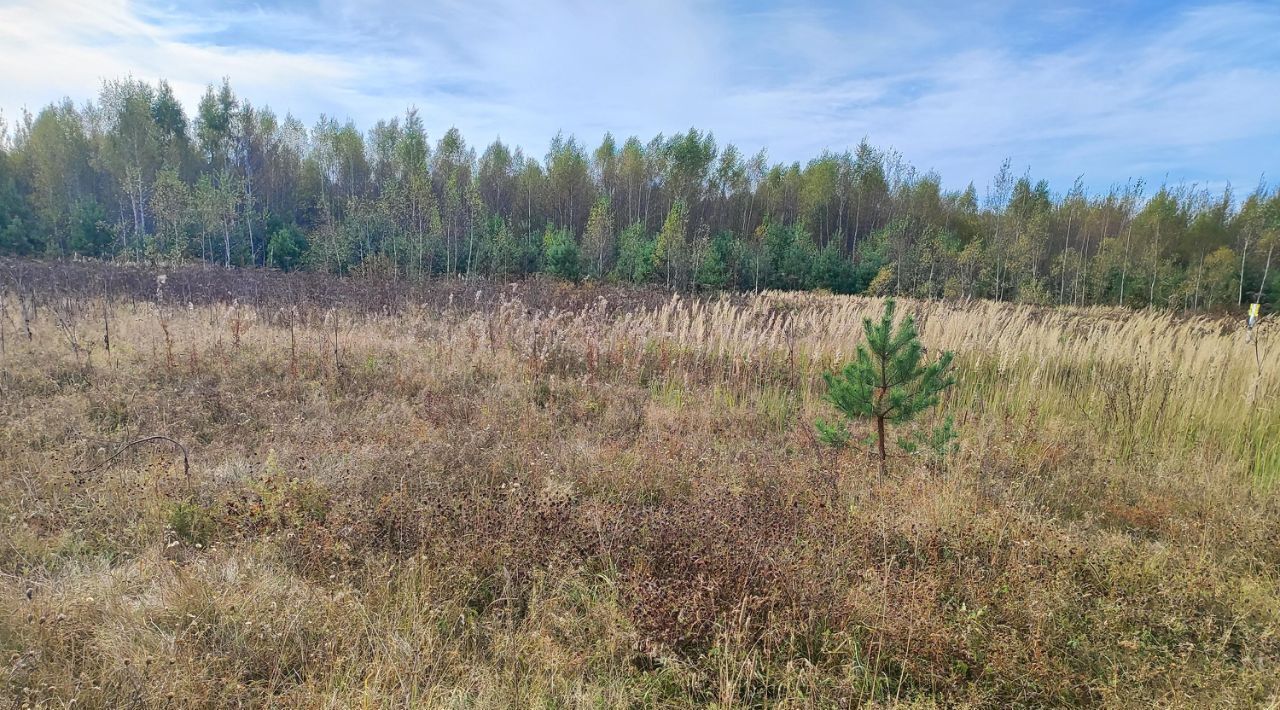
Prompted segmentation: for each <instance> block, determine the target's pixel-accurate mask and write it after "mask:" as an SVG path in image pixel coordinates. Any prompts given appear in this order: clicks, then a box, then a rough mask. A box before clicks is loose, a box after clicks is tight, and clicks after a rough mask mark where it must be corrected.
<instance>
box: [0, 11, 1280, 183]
mask: <svg viewBox="0 0 1280 710" xmlns="http://www.w3.org/2000/svg"><path fill="white" fill-rule="evenodd" d="M965 5H966V3H962V2H947V1H944V0H932V1H925V0H914V1H913V0H902V1H900V2H883V1H877V2H863V1H861V0H858V1H854V2H840V1H839V0H808V1H801V2H788V3H780V2H767V1H765V0H688V1H684V2H680V1H676V0H607V1H597V2H588V1H587V0H438V1H436V2H410V1H408V0H399V1H394V0H319V1H318V2H302V1H300V0H280V1H278V2H268V1H265V0H264V1H260V2H248V1H245V0H232V1H230V2H210V1H209V0H191V1H189V2H162V1H157V0H144V1H141V2H135V1H128V0H94V1H89V2H73V1H71V0H0V111H3V115H4V117H5V119H6V120H8V121H9V122H10V124H12V123H13V122H14V121H15V120H16V118H17V116H18V114H19V112H20V111H21V110H22V109H23V108H26V109H29V110H31V111H38V110H39V109H40V108H41V107H42V106H44V105H47V104H48V103H50V102H52V101H56V100H59V99H61V98H62V97H64V96H67V97H71V98H72V99H73V100H75V101H76V103H81V102H83V101H85V100H87V99H91V98H93V97H94V96H95V95H96V94H97V91H98V89H99V87H100V86H101V83H102V81H103V80H104V79H115V78H121V77H124V76H128V75H132V76H134V77H135V78H139V79H145V80H148V81H154V80H158V79H161V78H164V79H167V80H169V82H170V83H171V84H172V85H173V87H174V89H175V91H176V93H177V94H178V96H179V98H181V99H182V100H183V101H184V102H185V104H186V105H187V108H188V115H190V114H191V112H192V111H193V109H194V107H195V104H196V102H197V101H198V99H199V96H200V95H201V94H202V93H203V91H204V88H205V86H206V85H208V84H209V83H210V82H219V81H220V80H221V79H222V78H223V77H227V78H229V79H230V81H231V84H232V87H233V88H234V89H235V90H236V92H237V93H238V94H239V95H240V96H242V97H245V98H247V99H249V100H250V101H252V102H253V103H254V104H255V105H258V106H262V105H269V106H271V107H272V108H273V109H274V110H275V111H276V112H277V113H280V114H283V113H285V112H291V113H293V114H294V115H295V116H297V117H298V118H300V119H302V120H303V121H304V122H306V123H308V124H311V123H313V122H314V121H315V120H316V119H317V118H318V117H319V116H320V115H321V114H322V113H323V114H327V115H330V116H336V117H338V118H339V119H345V118H350V119H353V120H354V121H355V122H356V123H357V125H359V126H360V127H361V128H363V129H367V128H369V127H370V126H372V125H373V123H374V122H375V121H376V120H378V119H379V118H390V117H393V116H396V115H401V114H403V113H404V111H405V110H406V109H407V108H408V107H410V106H416V107H417V108H418V110H419V113H420V115H421V116H422V117H423V119H424V121H425V123H426V125H427V128H428V131H429V133H431V134H432V136H433V137H434V138H438V137H439V136H440V135H441V134H443V133H444V131H445V130H447V129H448V128H449V127H451V126H456V127H458V128H459V129H460V130H461V131H462V133H463V135H464V137H466V139H467V140H468V141H469V142H470V143H471V144H472V145H474V146H477V147H479V148H481V149H482V148H483V147H484V145H487V144H488V143H489V142H490V141H492V140H493V139H495V138H501V139H502V140H503V141H504V142H506V143H508V144H514V145H519V146H522V147H524V148H525V151H526V152H527V153H528V154H530V155H533V156H541V155H542V154H543V153H545V151H546V148H547V145H548V143H549V141H550V139H551V137H552V136H554V135H555V134H556V133H557V132H559V131H563V132H564V133H565V134H566V135H570V134H572V135H576V136H577V137H578V139H579V140H580V141H581V142H582V143H584V144H586V145H588V146H591V147H594V146H595V145H596V144H598V142H599V140H600V138H601V137H602V136H603V134H604V133H605V132H606V131H610V132H612V133H613V134H614V136H616V137H619V138H620V139H621V138H625V137H626V136H629V135H638V136H640V137H641V138H642V139H643V140H645V141H647V140H648V139H649V138H651V137H653V136H654V135H656V134H657V133H659V132H663V133H666V134H668V135H669V134H671V133H673V132H678V131H683V130H686V129H688V128H689V127H691V126H696V127H698V128H699V129H700V130H705V131H711V132H712V133H714V135H715V137H716V140H717V142H718V143H719V144H720V145H724V144H726V143H734V144H736V145H737V146H739V148H740V149H742V150H743V151H744V152H746V153H754V152H755V151H756V150H757V149H759V148H765V149H766V150H767V151H768V155H769V158H770V160H771V161H779V162H790V161H794V160H799V161H807V160H809V159H811V158H813V157H815V156H817V155H818V154H820V153H821V152H822V151H824V150H832V151H843V150H845V149H848V148H852V147H854V146H856V145H857V144H858V142H859V141H861V140H862V139H863V138H864V137H865V138H866V139H868V140H869V141H870V142H871V143H872V144H873V145H876V146H879V147H882V148H892V149H894V150H896V151H898V152H900V153H901V154H902V156H903V157H904V159H905V160H906V161H907V162H908V163H910V164H912V165H914V166H915V167H916V168H917V169H919V170H921V171H927V170H934V171H936V172H938V173H939V174H940V175H941V177H942V181H943V184H944V185H945V186H947V187H949V188H953V189H959V188H963V187H964V186H965V185H966V184H968V183H969V182H973V183H974V184H975V185H978V186H979V187H981V186H983V185H986V184H988V183H989V182H990V181H991V179H992V176H993V175H994V174H995V173H996V171H997V170H998V168H999V166H1000V164H1001V162H1003V160H1004V159H1006V158H1008V159H1009V160H1010V161H1011V165H1012V167H1013V169H1014V171H1015V172H1017V173H1020V174H1021V173H1023V172H1025V171H1029V172H1030V174H1031V175H1032V176H1033V177H1036V178H1045V179H1048V180H1049V181H1050V184H1051V185H1052V187H1053V188H1054V190H1055V191H1065V190H1067V189H1069V188H1070V186H1071V184H1072V183H1073V182H1074V181H1075V180H1076V179H1077V178H1080V179H1081V180H1082V181H1083V183H1084V185H1085V186H1086V187H1088V188H1089V189H1090V190H1104V189H1106V188H1107V187H1108V186H1110V185H1112V184H1122V183H1124V182H1125V181H1126V180H1128V179H1138V178H1140V179H1143V180H1145V181H1146V182H1147V183H1148V184H1152V185H1158V184H1161V183H1166V182H1167V183H1169V184H1195V185H1199V186H1206V187H1210V188H1212V189H1219V188H1221V187H1223V186H1225V185H1226V184H1228V183H1230V184H1232V185H1233V186H1234V188H1235V189H1236V190H1237V191H1240V192H1247V191H1250V190H1252V189H1253V188H1254V187H1255V186H1256V185H1257V184H1258V183H1259V180H1260V179H1261V178H1262V177H1263V176H1264V175H1265V174H1267V173H1270V174H1271V175H1272V177H1273V180H1272V182H1276V181H1280V0H1267V1H1262V2H1258V1H1239V2H1180V1H1178V0H1166V1H1158V0H1111V1H1110V2H1096V3H1094V2H1090V3H1085V2H1071V1H1069V0H1063V1H1060V2H1022V1H1020V0H992V1H989V2H981V3H972V4H970V5H971V6H968V7H965Z"/></svg>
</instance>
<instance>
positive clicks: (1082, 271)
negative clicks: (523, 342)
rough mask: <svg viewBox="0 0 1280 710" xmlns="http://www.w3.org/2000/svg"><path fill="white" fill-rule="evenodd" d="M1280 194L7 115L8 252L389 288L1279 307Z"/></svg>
mask: <svg viewBox="0 0 1280 710" xmlns="http://www.w3.org/2000/svg"><path fill="white" fill-rule="evenodd" d="M1277 243H1280V190H1275V189H1271V188H1269V187H1267V186H1266V185H1265V183H1260V184H1259V186H1258V187H1257V188H1256V189H1254V190H1253V191H1252V192H1251V193H1250V194H1248V195H1246V196H1245V197H1244V198H1243V199H1239V198H1237V196H1236V195H1235V194H1234V193H1233V192H1232V190H1231V188H1229V187H1228V188H1226V189H1224V190H1222V191H1220V192H1212V191H1209V190H1207V189H1203V188H1198V187H1196V186H1188V185H1161V186H1159V187H1154V186H1148V185H1145V184H1143V183H1142V182H1134V181H1130V182H1128V183H1126V184H1124V185H1117V186H1115V187H1113V188H1111V189H1109V190H1107V191H1105V192H1098V193H1092V192H1090V191H1088V190H1086V189H1085V187H1084V186H1083V184H1082V183H1081V181H1079V180H1077V181H1076V183H1075V184H1074V185H1072V186H1071V188H1070V189H1069V190H1067V191H1066V192H1065V193H1055V192H1053V191H1051V189H1050V187H1049V185H1048V184H1047V182H1045V181H1043V180H1035V179H1033V178H1032V177H1031V176H1030V175H1029V174H1022V175H1017V174H1015V173H1014V171H1013V170H1012V169H1011V166H1010V164H1009V162H1008V161H1005V162H1004V164H1003V165H1001V166H1000V168H999V171H998V172H997V173H996V175H995V176H994V177H993V178H992V179H991V180H990V181H989V183H988V184H987V185H985V186H984V187H983V188H982V189H981V191H980V190H979V189H978V188H977V187H976V186H974V185H973V184H969V185H968V186H967V187H966V188H965V189H963V190H946V189H943V187H942V184H941V180H940V177H939V176H938V175H937V174H936V173H934V172H921V171H918V170H916V169H915V168H913V167H912V166H911V165H909V164H908V163H906V162H905V161H904V160H903V158H902V156H901V155H900V154H899V153H897V152H895V151H892V150H882V149H879V148H876V147H874V146H872V145H870V144H869V143H868V142H867V141H866V140H863V141H862V142H860V143H859V144H858V145H857V147H856V148H854V149H852V150H847V151H844V152H824V153H822V154H821V155H819V156H817V157H815V158H813V159H811V160H809V161H808V162H807V163H803V164H802V163H800V162H793V163H789V164H787V163H774V162H770V160H769V159H768V156H767V154H766V153H765V152H764V151H763V150H762V151H759V152H756V153H754V154H748V153H745V152H743V151H741V150H739V149H738V148H737V147H736V146H734V145H732V144H728V145H723V146H721V145H718V144H717V142H716V140H715V138H714V136H713V135H712V134H711V133H704V132H701V131H699V130H697V129H693V128H691V129H689V130H688V131H687V132H684V133H677V134H675V135H669V136H668V135H661V134H660V135H658V136H656V137H654V138H652V139H650V140H648V141H642V140H641V139H639V138H636V137H630V138H627V139H626V140H623V141H619V140H617V139H616V138H615V137H614V136H612V135H611V134H606V135H605V136H604V138H603V139H602V140H601V142H600V144H599V145H598V146H597V147H595V148H591V147H589V146H588V145H584V144H583V143H581V142H579V140H578V139H577V138H575V137H573V136H567V137H566V136H564V135H557V136H555V137H554V138H553V139H552V140H551V143H550V147H549V150H548V151H547V153H546V154H545V155H544V156H531V155H527V154H526V153H525V152H524V151H523V150H522V149H521V148H520V147H518V146H509V145H506V144H504V143H503V142H501V141H500V140H495V141H494V142H493V143H491V144H489V145H488V146H487V147H485V148H484V149H483V150H482V151H479V152H477V149H476V148H475V147H473V146H470V145H468V144H467V142H466V140H465V139H464V138H463V136H462V135H461V134H460V133H459V132H458V130H456V129H450V130H448V131H447V132H445V133H444V135H442V136H440V137H439V139H437V140H435V141H434V142H432V141H431V140H429V138H428V135H427V132H426V130H425V128H424V125H423V121H422V118H421V117H420V116H419V114H418V112H417V111H416V110H415V109H410V110H408V111H407V112H406V113H405V114H404V115H403V116H398V117H395V118H391V119H388V120H380V121H378V122H377V123H376V124H375V125H374V126H373V127H372V128H370V129H369V130H367V131H362V130H361V129H359V128H358V127H357V126H356V125H355V124H354V123H353V122H352V121H350V120H348V121H345V122H343V121H338V120H336V119H334V118H333V117H330V116H321V117H320V118H319V120H318V121H316V123H315V124H314V125H312V126H309V127H308V126H306V125H304V124H303V123H302V122H301V121H299V120H298V119H297V118H295V117H293V116H291V115H285V116H283V117H281V116H279V115H277V114H276V113H275V112H273V111H272V110H271V109H270V108H268V107H259V106H255V105H254V104H252V103H251V102H250V101H248V100H247V99H245V98H243V97H240V96H238V95H237V94H236V93H235V91H234V90H233V89H232V87H231V85H230V84H229V82H227V81H226V80H224V81H223V82H222V83H221V84H219V85H210V86H209V87H208V89H207V90H206V92H205V94H204V96H203V98H202V99H201V100H200V102H199V105H198V106H197V107H196V110H195V113H194V115H192V116H188V115H187V113H186V110H185V109H184V107H183V105H182V104H181V102H179V101H178V100H177V98H176V97H175V95H174V93H173V90H172V88H171V87H170V85H169V84H168V83H167V82H165V81H160V82H158V83H156V84H151V83H147V82H144V81H140V80H136V79H133V78H128V79H121V80H113V81H107V82H104V84H103V86H102V89H101V91H100V93H99V94H98V96H97V97H96V99H94V100H91V101H88V102H86V103H84V104H83V105H81V106H77V105H75V104H74V103H73V102H72V101H71V100H70V99H64V100H63V101H62V102H59V103H55V104H51V105H49V106H47V107H45V108H43V109H42V110H40V111H39V113H38V114H35V115H32V114H31V113H29V112H24V113H23V115H21V116H20V117H19V118H18V120H17V121H16V122H15V123H14V125H12V126H7V125H5V124H4V123H3V122H2V121H0V252H3V253H8V254H17V255H28V256H42V255H47V256H55V257H67V256H71V255H80V256H85V257H98V258H115V259H130V260H147V261H153V262H160V263H170V262H184V261H194V260H202V261H206V262H210V263H216V264H221V265H224V266H228V267H230V266H269V267H274V268H279V269H297V268H309V269H316V270H325V271H332V272H337V273H362V274H368V275H379V276H386V277H389V278H397V277H404V278H417V277H425V276H431V275H489V276H499V277H508V276H519V275H525V274H531V273H536V272H545V273H551V274H555V275H558V276H561V277H564V278H568V279H573V280H579V279H584V278H589V279H599V280H615V281H622V282H632V283H657V284H663V285H666V286H668V287H672V288H678V289H695V288H696V289H762V288H771V289H827V290H830V291H834V292H838V293H861V292H871V293H876V294H890V295H895V294H900V295H907V296H914V297H919V298H965V297H970V298H993V299H1000V300H1012V301H1020V302H1028V303H1037V304H1076V305H1089V304H1120V305H1125V306H1131V307H1146V306H1156V307H1167V308H1178V309H1217V310H1221V309H1228V308H1234V307H1238V306H1240V305H1242V304H1244V303H1245V302H1252V301H1254V300H1257V299H1261V300H1262V302H1263V303H1266V304H1275V303H1276V302H1277V301H1278V300H1280V275H1278V274H1280V268H1273V264H1272V261H1273V257H1274V256H1275V252H1276V246H1277Z"/></svg>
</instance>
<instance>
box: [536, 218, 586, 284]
mask: <svg viewBox="0 0 1280 710" xmlns="http://www.w3.org/2000/svg"><path fill="white" fill-rule="evenodd" d="M542 253H543V267H544V268H545V269H546V272H547V273H549V274H551V275H553V276H559V277H560V278H562V279H565V280H567V281H574V282H576V281H578V279H580V278H582V255H581V253H580V252H579V251H578V243H577V242H575V241H574V240H573V237H572V236H571V235H570V234H569V232H568V231H566V230H563V229H555V228H553V227H551V226H549V225H548V226H547V231H546V233H545V234H544V235H543V237H542Z"/></svg>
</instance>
